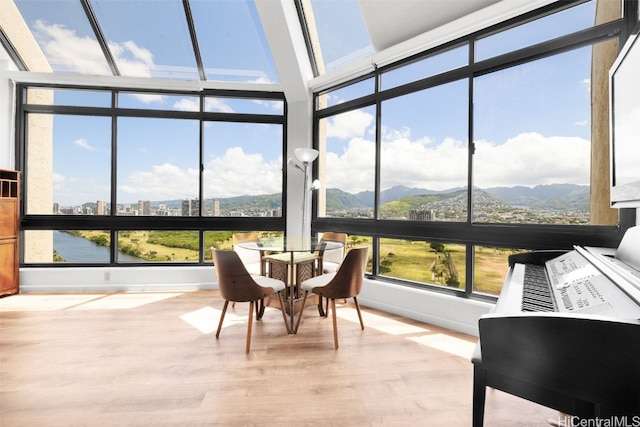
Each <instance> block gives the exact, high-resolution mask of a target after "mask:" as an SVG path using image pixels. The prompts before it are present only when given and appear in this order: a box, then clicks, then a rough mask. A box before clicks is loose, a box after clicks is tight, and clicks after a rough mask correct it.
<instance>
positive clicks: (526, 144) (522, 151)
mask: <svg viewBox="0 0 640 427" xmlns="http://www.w3.org/2000/svg"><path fill="white" fill-rule="evenodd" d="M590 161H591V143H590V142H589V141H588V140H586V139H583V138H579V137H562V136H550V137H545V136H543V135H540V134H539V133H535V132H531V133H522V134H520V135H518V136H516V137H514V138H511V139H509V140H507V142H505V143H504V144H502V145H494V144H491V143H489V142H488V141H476V155H475V161H474V168H475V185H477V186H479V187H481V188H486V187H494V186H507V187H511V186H515V185H524V186H535V185H538V184H554V183H569V184H581V185H587V184H589V170H590Z"/></svg>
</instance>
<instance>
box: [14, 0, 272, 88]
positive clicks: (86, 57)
mask: <svg viewBox="0 0 640 427" xmlns="http://www.w3.org/2000/svg"><path fill="white" fill-rule="evenodd" d="M15 3H16V5H17V7H18V9H19V10H20V13H21V14H22V16H23V18H24V20H25V22H26V24H27V26H28V27H29V29H30V30H31V32H32V33H33V35H34V37H35V39H36V42H37V43H38V46H39V47H40V49H41V50H42V52H43V54H44V56H45V57H46V58H47V60H48V62H49V64H50V66H51V68H52V71H53V72H60V73H74V74H89V75H121V76H125V77H151V78H166V79H176V80H215V81H227V82H241V83H278V82H279V78H278V75H277V72H276V69H275V66H274V64H273V59H272V57H271V53H270V51H269V47H268V45H267V42H266V39H265V35H264V32H263V29H262V25H261V22H260V19H259V18H258V16H257V12H256V8H255V4H254V1H253V0H234V1H204V0H190V1H182V0H130V1H111V0H78V1H70V0H46V1H44V0H15ZM92 22H93V23H94V25H93V26H92ZM194 41H195V43H193V42H194ZM21 54H22V55H24V54H25V53H24V52H21ZM29 71H47V70H29Z"/></svg>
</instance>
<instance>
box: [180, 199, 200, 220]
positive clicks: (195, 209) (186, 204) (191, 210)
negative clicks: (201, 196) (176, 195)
mask: <svg viewBox="0 0 640 427" xmlns="http://www.w3.org/2000/svg"><path fill="white" fill-rule="evenodd" d="M199 212H200V200H198V198H197V197H196V198H195V199H184V200H183V201H182V216H198V214H199Z"/></svg>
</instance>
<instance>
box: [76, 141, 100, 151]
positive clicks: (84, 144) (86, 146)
mask: <svg viewBox="0 0 640 427" xmlns="http://www.w3.org/2000/svg"><path fill="white" fill-rule="evenodd" d="M73 145H75V146H76V147H79V148H82V149H83V150H87V151H97V150H98V149H97V148H95V147H93V146H91V145H90V144H89V143H88V142H87V140H86V139H84V138H79V139H76V140H75V141H73Z"/></svg>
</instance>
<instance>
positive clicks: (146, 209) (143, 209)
mask: <svg viewBox="0 0 640 427" xmlns="http://www.w3.org/2000/svg"><path fill="white" fill-rule="evenodd" d="M138 215H145V216H149V215H151V202H150V201H149V200H138Z"/></svg>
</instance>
